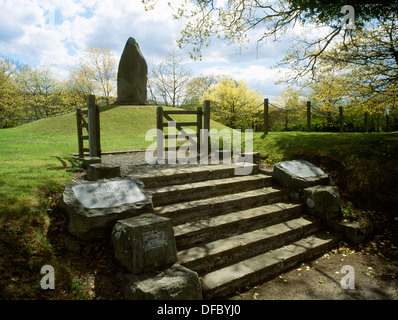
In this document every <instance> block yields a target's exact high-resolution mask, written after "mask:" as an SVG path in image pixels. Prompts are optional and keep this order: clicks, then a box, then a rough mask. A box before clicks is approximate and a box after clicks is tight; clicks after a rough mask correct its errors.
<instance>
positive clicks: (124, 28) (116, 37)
mask: <svg viewBox="0 0 398 320" xmlns="http://www.w3.org/2000/svg"><path fill="white" fill-rule="evenodd" d="M175 2H176V1H173V4H174V3H175ZM0 5H1V11H0V55H1V56H7V57H9V58H12V59H15V60H19V61H20V62H21V63H26V64H31V65H48V66H51V67H53V68H54V69H55V70H56V73H57V74H58V75H59V76H60V77H65V76H67V74H68V71H69V70H70V69H71V68H73V66H75V65H76V63H77V62H78V60H79V57H81V56H83V55H84V51H85V50H87V48H88V47H89V46H94V47H106V48H109V49H111V50H112V51H113V52H114V54H115V57H116V58H117V61H119V59H120V55H121V53H122V51H123V48H124V45H125V43H126V41H127V39H128V38H129V37H134V38H135V39H136V41H137V42H138V44H139V45H140V48H141V51H142V53H143V54H144V56H145V58H146V60H147V61H148V63H152V64H154V63H157V62H158V61H160V59H162V58H163V57H164V56H165V55H166V53H167V52H168V51H169V50H171V49H173V48H176V40H177V39H178V38H179V35H180V31H181V30H182V29H183V26H184V24H183V23H182V22H179V21H175V20H173V19H172V16H171V14H172V11H171V10H170V8H169V7H168V5H167V1H158V5H157V7H156V9H155V10H153V11H149V12H146V11H145V10H144V7H143V5H142V4H141V0H84V1H79V0H55V1H54V0H12V1H9V0H0ZM301 31H302V30H300V27H298V28H296V30H292V31H291V32H290V33H288V35H287V36H286V37H284V38H282V39H280V41H278V42H272V41H269V42H268V43H266V44H263V45H262V46H260V47H258V48H257V45H256V39H257V36H256V32H261V30H257V31H255V32H253V33H252V34H249V39H250V40H251V42H250V43H249V44H248V49H247V50H243V51H242V53H241V54H237V53H236V52H237V47H235V46H228V45H227V44H226V43H224V42H222V41H221V40H216V39H215V40H214V41H213V42H212V44H211V45H210V46H209V47H208V48H206V50H205V51H203V60H202V61H200V62H193V61H192V60H190V59H189V57H188V55H185V57H186V63H187V65H188V66H189V67H190V68H191V69H192V70H193V71H194V73H195V74H196V75H210V74H213V75H230V76H232V77H233V78H234V79H236V80H244V81H247V83H248V84H249V86H250V87H251V88H252V89H256V90H259V91H260V92H261V93H262V94H263V96H264V97H268V98H272V97H273V96H275V95H278V94H280V93H281V91H282V89H283V86H282V85H275V81H276V80H277V79H278V71H281V72H286V70H283V69H280V70H279V69H271V66H273V65H274V64H275V63H276V62H278V61H279V60H280V59H282V58H283V57H284V56H285V55H286V54H287V49H288V47H289V41H290V39H291V38H292V37H294V36H297V34H298V33H299V32H301Z"/></svg>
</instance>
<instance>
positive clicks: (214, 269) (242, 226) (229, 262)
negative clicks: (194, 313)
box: [134, 164, 339, 299]
mask: <svg viewBox="0 0 398 320" xmlns="http://www.w3.org/2000/svg"><path fill="white" fill-rule="evenodd" d="M246 165H247V164H246ZM250 165H251V164H250ZM251 166H253V170H252V172H251V174H250V175H245V176H240V175H235V169H236V165H235V164H232V165H226V164H220V165H211V166H200V167H189V168H171V169H164V170H159V171H156V172H151V173H148V174H139V175H134V176H135V177H136V178H138V179H140V180H141V181H142V182H143V183H144V184H145V187H146V189H147V191H149V193H151V194H152V196H153V199H152V200H153V206H154V213H155V214H158V215H161V216H164V217H168V218H170V219H171V220H172V223H173V229H174V235H175V239H176V245H177V258H178V262H179V263H180V264H181V265H183V266H185V267H187V268H189V269H191V270H194V271H196V272H197V273H198V275H199V277H200V280H201V283H202V292H203V297H204V298H205V299H212V298H222V297H227V296H229V295H231V294H233V293H234V292H235V291H236V290H238V289H240V288H242V287H246V286H251V285H254V284H256V283H260V282H261V281H264V280H267V279H270V278H272V277H274V276H277V275H278V274H280V273H283V272H284V271H285V270H287V269H289V268H291V267H293V266H294V265H296V264H298V263H300V262H302V261H304V260H307V259H310V258H311V257H313V256H315V255H318V254H321V253H322V252H324V251H325V250H327V249H328V248H330V247H332V246H333V245H334V244H336V243H337V241H338V240H339V238H338V237H337V236H336V235H333V234H330V233H328V232H326V231H323V230H322V229H321V224H320V221H319V220H318V219H317V218H314V217H312V216H308V215H306V214H305V207H304V205H303V204H301V203H293V202H291V201H289V200H288V192H287V190H286V189H283V188H280V187H278V186H276V185H275V184H274V182H273V179H272V176H271V175H270V174H269V173H268V172H265V171H263V170H260V169H259V167H258V165H256V164H253V165H251Z"/></svg>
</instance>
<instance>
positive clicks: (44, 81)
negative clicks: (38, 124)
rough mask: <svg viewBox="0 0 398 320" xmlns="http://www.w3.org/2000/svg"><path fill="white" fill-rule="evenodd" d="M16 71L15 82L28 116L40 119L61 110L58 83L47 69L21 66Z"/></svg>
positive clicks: (45, 67)
mask: <svg viewBox="0 0 398 320" xmlns="http://www.w3.org/2000/svg"><path fill="white" fill-rule="evenodd" d="M18 71H19V72H18V75H17V82H18V84H19V86H20V89H21V91H22V97H23V99H24V101H23V103H24V104H25V105H26V106H27V107H28V108H29V110H26V113H27V114H28V115H29V114H30V115H33V116H34V117H37V118H40V117H46V116H49V115H52V114H54V113H56V112H59V111H61V110H62V104H61V100H60V97H61V94H62V92H61V87H60V81H59V80H58V79H56V78H55V76H54V74H53V72H52V70H51V69H50V68H49V67H47V66H38V67H31V66H28V65H23V66H21V67H20V68H19V70H18Z"/></svg>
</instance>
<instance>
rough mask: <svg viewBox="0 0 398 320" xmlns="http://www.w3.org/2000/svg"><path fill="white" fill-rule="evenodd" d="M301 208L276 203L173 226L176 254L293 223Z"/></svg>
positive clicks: (297, 205) (299, 206)
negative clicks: (222, 239) (203, 244)
mask: <svg viewBox="0 0 398 320" xmlns="http://www.w3.org/2000/svg"><path fill="white" fill-rule="evenodd" d="M303 209H304V206H303V205H302V204H288V203H282V202H280V203H275V204H270V205H265V206H260V207H256V208H251V209H247V210H241V211H236V212H231V213H227V214H223V215H219V216H215V217H208V218H205V219H200V220H197V221H193V222H191V221H190V222H187V223H184V224H181V225H178V226H174V236H175V239H176V244H177V248H178V249H179V250H182V249H186V248H189V247H193V246H195V245H198V244H200V243H203V242H210V241H213V240H216V239H219V238H226V237H228V236H232V235H233V234H239V233H244V232H248V231H253V230H255V229H259V228H264V227H267V226H270V225H272V224H276V223H280V222H282V221H285V220H288V219H293V218H294V217H296V216H299V215H300V214H301V213H302V212H303Z"/></svg>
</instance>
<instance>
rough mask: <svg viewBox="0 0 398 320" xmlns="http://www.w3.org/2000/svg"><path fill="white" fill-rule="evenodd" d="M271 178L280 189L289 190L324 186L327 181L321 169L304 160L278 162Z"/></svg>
mask: <svg viewBox="0 0 398 320" xmlns="http://www.w3.org/2000/svg"><path fill="white" fill-rule="evenodd" d="M272 176H273V178H274V179H275V181H276V182H277V183H278V184H280V185H281V186H282V187H286V188H290V189H304V188H307V187H311V186H314V185H321V184H326V183H327V182H328V179H329V178H328V175H327V174H326V173H325V172H324V171H323V170H322V169H320V168H318V167H316V166H314V165H313V164H312V163H310V162H308V161H305V160H292V161H283V162H278V163H276V164H275V166H274V171H273V173H272Z"/></svg>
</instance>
